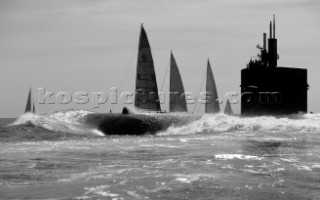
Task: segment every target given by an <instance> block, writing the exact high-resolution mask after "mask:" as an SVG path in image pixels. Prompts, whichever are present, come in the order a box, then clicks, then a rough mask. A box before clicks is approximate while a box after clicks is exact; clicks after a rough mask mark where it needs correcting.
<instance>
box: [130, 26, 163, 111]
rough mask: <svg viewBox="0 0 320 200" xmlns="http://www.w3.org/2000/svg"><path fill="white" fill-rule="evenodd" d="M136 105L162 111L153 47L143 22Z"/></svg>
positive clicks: (138, 60)
mask: <svg viewBox="0 0 320 200" xmlns="http://www.w3.org/2000/svg"><path fill="white" fill-rule="evenodd" d="M135 107H136V108H138V110H140V111H144V112H145V111H147V112H150V111H156V112H160V111H161V107H160V101H159V94H158V86H157V79H156V74H155V70H154V64H153V58H152V53H151V48H150V44H149V41H148V37H147V33H146V31H145V30H144V28H143V25H142V24H141V30H140V37H139V50H138V59H137V74H136V95H135Z"/></svg>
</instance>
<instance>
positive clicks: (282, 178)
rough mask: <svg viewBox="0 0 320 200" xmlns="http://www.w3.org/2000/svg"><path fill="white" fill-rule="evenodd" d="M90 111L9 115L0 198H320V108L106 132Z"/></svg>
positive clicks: (2, 133)
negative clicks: (88, 121)
mask: <svg viewBox="0 0 320 200" xmlns="http://www.w3.org/2000/svg"><path fill="white" fill-rule="evenodd" d="M88 113H89V112H88V111H80V110H70V111H60V112H55V113H50V114H42V115H33V114H24V115H21V116H20V117H19V118H18V119H0V147H1V148H0V199H35V200H36V199H50V200H52V199H59V200H62V199H83V200H87V199H112V200H126V199H151V200H154V199H175V200H178V199H181V200H185V199H190V200H194V199H201V200H204V199H221V200H222V199H223V200H227V199H228V200H229V199H230V200H231V199H232V200H235V199H268V200H270V199H297V200H304V199H320V114H304V115H302V114H301V115H289V116H278V117H270V116H264V117H240V116H227V115H224V114H216V115H203V116H202V117H201V119H199V120H197V121H194V122H192V123H190V124H188V125H185V126H183V127H170V128H169V129H168V130H166V131H163V132H160V133H157V134H156V135H145V136H104V135H103V134H102V133H101V132H99V131H98V130H97V129H93V128H92V127H91V128H89V127H86V126H85V125H84V124H83V118H84V117H85V116H86V115H87V114H88Z"/></svg>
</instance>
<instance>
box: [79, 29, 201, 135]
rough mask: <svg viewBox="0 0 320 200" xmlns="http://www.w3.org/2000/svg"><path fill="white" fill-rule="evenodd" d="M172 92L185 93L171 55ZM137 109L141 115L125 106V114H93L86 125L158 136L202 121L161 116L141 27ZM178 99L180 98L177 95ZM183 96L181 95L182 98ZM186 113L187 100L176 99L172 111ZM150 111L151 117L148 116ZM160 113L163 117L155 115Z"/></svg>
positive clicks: (108, 131)
mask: <svg viewBox="0 0 320 200" xmlns="http://www.w3.org/2000/svg"><path fill="white" fill-rule="evenodd" d="M170 67H171V69H170V72H171V73H170V74H171V75H170V76H171V78H170V91H171V92H177V93H178V94H182V93H184V88H183V84H182V79H181V76H180V72H179V69H178V66H177V64H176V61H175V59H174V57H173V54H171V66H170ZM135 91H136V95H135V104H134V105H135V107H136V108H137V110H138V111H140V112H142V113H139V112H138V113H137V112H135V111H134V110H132V109H130V108H128V107H124V108H123V110H122V113H90V114H87V115H86V118H85V123H87V124H89V125H90V126H92V124H94V126H97V129H98V130H99V131H101V132H103V133H104V134H106V135H109V134H118V135H119V134H120V135H121V134H123V135H141V134H146V133H148V134H155V133H157V132H159V131H163V130H166V129H167V128H168V127H170V126H172V125H174V126H177V127H178V126H184V125H186V124H188V123H190V122H192V121H195V120H198V119H200V116H199V115H173V114H165V113H162V111H161V107H160V101H159V94H158V87H157V80H156V74H155V69H154V63H153V58H152V53H151V49H150V44H149V41H148V37H147V34H146V32H145V30H144V28H143V25H141V30H140V36H139V49H138V59H137V72H136V85H135ZM177 96H178V95H177ZM180 96H181V95H180ZM184 111H187V106H186V100H185V97H183V98H182V96H181V98H180V99H175V103H173V105H172V106H171V107H170V112H184ZM146 112H147V113H148V112H150V113H152V114H146ZM154 113H161V114H154Z"/></svg>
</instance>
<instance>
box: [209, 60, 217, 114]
mask: <svg viewBox="0 0 320 200" xmlns="http://www.w3.org/2000/svg"><path fill="white" fill-rule="evenodd" d="M206 93H207V95H208V96H209V98H208V99H209V100H210V101H208V102H206V104H205V113H217V112H220V106H219V102H218V92H217V87H216V82H215V80H214V77H213V73H212V69H211V65H210V62H209V59H208V64H207V82H206Z"/></svg>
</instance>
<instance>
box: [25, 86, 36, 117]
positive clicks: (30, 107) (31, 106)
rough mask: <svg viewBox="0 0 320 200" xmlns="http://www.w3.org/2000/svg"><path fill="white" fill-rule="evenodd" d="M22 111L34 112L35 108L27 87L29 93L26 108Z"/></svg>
mask: <svg viewBox="0 0 320 200" xmlns="http://www.w3.org/2000/svg"><path fill="white" fill-rule="evenodd" d="M24 113H36V108H35V106H34V102H33V101H32V92H31V88H29V94H28V99H27V104H26V109H25V111H24Z"/></svg>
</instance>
